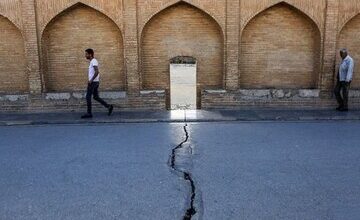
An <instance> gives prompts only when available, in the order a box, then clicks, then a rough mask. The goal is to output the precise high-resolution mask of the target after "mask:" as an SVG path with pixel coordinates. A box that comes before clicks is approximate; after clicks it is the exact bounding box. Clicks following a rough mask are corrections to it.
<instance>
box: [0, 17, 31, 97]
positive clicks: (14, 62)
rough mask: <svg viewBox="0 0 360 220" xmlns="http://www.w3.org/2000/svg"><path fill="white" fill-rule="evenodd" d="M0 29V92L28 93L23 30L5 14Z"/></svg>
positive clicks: (0, 21)
mask: <svg viewBox="0 0 360 220" xmlns="http://www.w3.org/2000/svg"><path fill="white" fill-rule="evenodd" d="M0 30H1V31H0V78H1V83H0V93H26V92H28V91H29V84H28V76H27V74H26V59H25V48H24V40H23V38H22V35H21V32H20V30H19V29H18V28H17V27H16V26H15V25H14V24H12V23H11V22H10V21H9V20H8V19H7V18H5V17H3V16H0Z"/></svg>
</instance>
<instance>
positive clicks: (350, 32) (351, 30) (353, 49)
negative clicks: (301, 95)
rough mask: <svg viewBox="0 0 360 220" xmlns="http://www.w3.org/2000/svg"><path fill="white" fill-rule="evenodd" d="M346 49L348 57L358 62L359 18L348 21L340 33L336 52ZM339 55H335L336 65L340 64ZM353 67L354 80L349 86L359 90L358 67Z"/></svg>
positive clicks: (359, 44)
mask: <svg viewBox="0 0 360 220" xmlns="http://www.w3.org/2000/svg"><path fill="white" fill-rule="evenodd" d="M341 48H348V49H349V53H350V55H351V56H352V57H353V59H355V61H358V62H359V61H360V16H359V15H358V16H356V17H354V18H353V19H352V20H350V21H349V22H348V23H347V24H346V25H345V27H344V28H343V30H342V31H341V33H340V37H339V44H338V50H340V49H341ZM340 60H341V59H340V55H339V54H338V53H337V63H339V62H340ZM358 62H357V65H356V66H355V73H354V79H353V82H352V84H351V87H352V88H356V89H360V75H359V74H360V72H359V71H358V69H359V68H358V65H359V63H358Z"/></svg>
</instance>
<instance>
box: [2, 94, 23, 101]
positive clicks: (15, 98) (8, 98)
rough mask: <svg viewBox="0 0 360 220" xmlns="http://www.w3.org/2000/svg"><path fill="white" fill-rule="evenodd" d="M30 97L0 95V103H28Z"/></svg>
mask: <svg viewBox="0 0 360 220" xmlns="http://www.w3.org/2000/svg"><path fill="white" fill-rule="evenodd" d="M28 99H29V95H0V101H8V102H18V101H27V100H28Z"/></svg>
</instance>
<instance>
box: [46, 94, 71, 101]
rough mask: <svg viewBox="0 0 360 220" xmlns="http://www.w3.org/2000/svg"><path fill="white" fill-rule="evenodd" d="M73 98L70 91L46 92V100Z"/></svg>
mask: <svg viewBox="0 0 360 220" xmlns="http://www.w3.org/2000/svg"><path fill="white" fill-rule="evenodd" d="M70 98H71V95H70V93H46V96H45V99H46V100H69V99H70Z"/></svg>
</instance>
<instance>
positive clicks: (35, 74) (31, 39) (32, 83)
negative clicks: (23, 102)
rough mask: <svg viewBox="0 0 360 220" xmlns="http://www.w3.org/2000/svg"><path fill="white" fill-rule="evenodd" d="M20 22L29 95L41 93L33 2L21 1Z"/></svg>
mask: <svg viewBox="0 0 360 220" xmlns="http://www.w3.org/2000/svg"><path fill="white" fill-rule="evenodd" d="M21 4H22V5H21V10H22V21H23V34H24V40H25V54H26V58H27V73H28V76H29V89H30V93H31V94H40V93H41V90H42V89H41V88H42V85H41V75H40V58H39V44H38V37H37V30H36V11H35V0H22V1H21Z"/></svg>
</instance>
